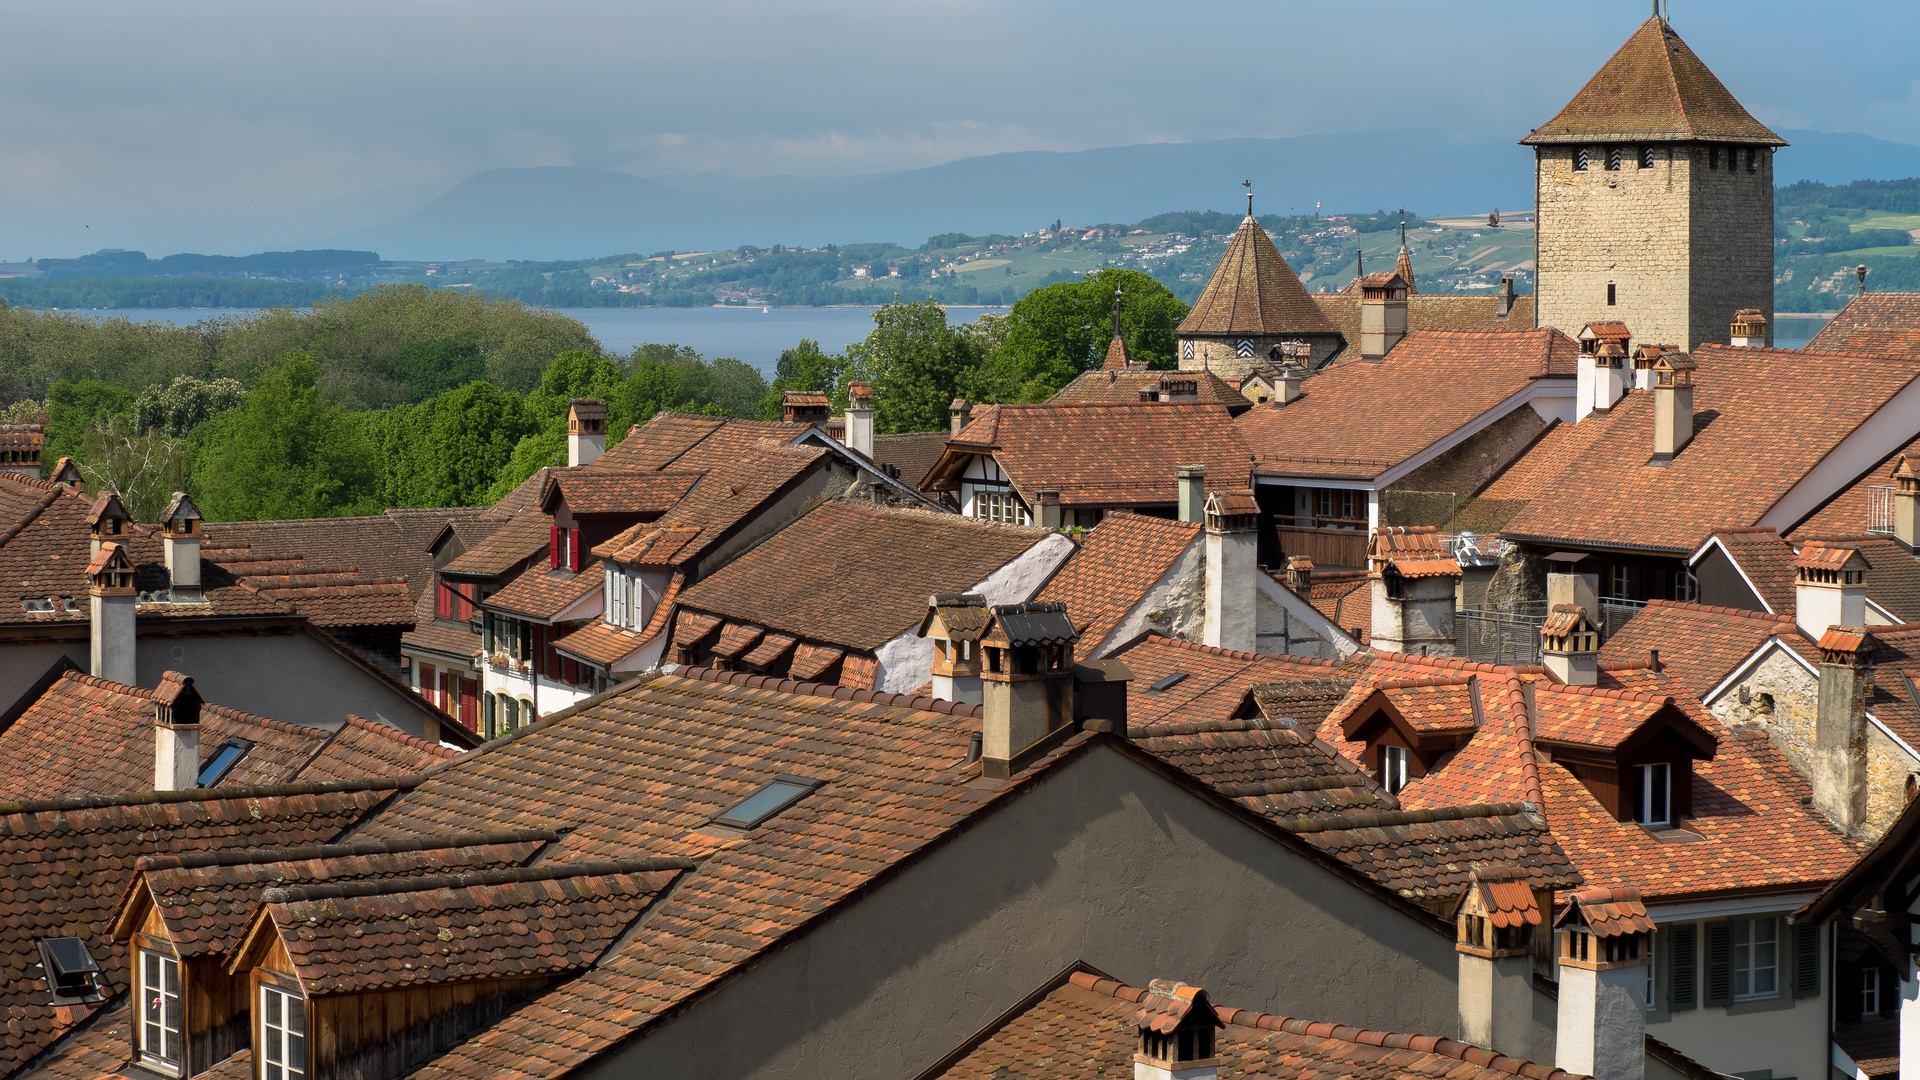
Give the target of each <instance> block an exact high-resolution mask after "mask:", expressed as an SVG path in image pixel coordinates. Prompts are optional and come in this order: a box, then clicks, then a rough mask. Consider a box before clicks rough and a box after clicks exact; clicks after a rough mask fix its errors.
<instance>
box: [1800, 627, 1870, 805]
mask: <svg viewBox="0 0 1920 1080" xmlns="http://www.w3.org/2000/svg"><path fill="white" fill-rule="evenodd" d="M1819 648H1820V690H1819V696H1818V698H1817V699H1816V704H1815V712H1814V720H1813V754H1812V760H1811V761H1810V762H1809V763H1808V764H1809V766H1810V769H1809V771H1810V772H1811V774H1812V775H1811V777H1810V779H1811V780H1812V781H1813V806H1814V809H1816V810H1818V811H1820V812H1821V813H1822V814H1825V815H1826V816H1827V820H1829V821H1831V822H1833V824H1834V827H1835V828H1838V829H1839V830H1840V831H1842V832H1845V833H1850V834H1851V833H1854V832H1857V831H1858V830H1859V829H1860V828H1861V826H1863V825H1865V824H1866V820H1867V702H1868V701H1870V700H1871V699H1872V698H1873V652H1874V640H1873V635H1872V634H1870V633H1868V632H1867V631H1866V630H1865V629H1864V628H1853V629H1849V628H1846V627H1835V628H1833V629H1831V630H1828V631H1826V632H1825V633H1823V634H1822V635H1820V645H1819Z"/></svg>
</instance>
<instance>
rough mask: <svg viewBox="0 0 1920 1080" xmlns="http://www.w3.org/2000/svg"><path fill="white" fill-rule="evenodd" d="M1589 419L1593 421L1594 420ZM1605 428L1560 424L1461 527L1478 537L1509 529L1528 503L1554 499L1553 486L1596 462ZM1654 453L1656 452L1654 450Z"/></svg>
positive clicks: (1480, 500)
mask: <svg viewBox="0 0 1920 1080" xmlns="http://www.w3.org/2000/svg"><path fill="white" fill-rule="evenodd" d="M1588 419H1592V417H1589V418H1588ZM1605 427H1606V425H1604V424H1592V423H1585V422H1582V423H1578V424H1566V423H1561V422H1560V421H1558V420H1555V421H1554V422H1553V423H1551V424H1549V425H1548V426H1547V430H1545V431H1543V432H1541V433H1540V437H1539V438H1537V439H1535V440H1534V441H1533V445H1531V446H1529V447H1527V448H1526V449H1525V450H1524V451H1522V452H1521V453H1520V454H1518V455H1516V456H1515V457H1514V458H1513V459H1512V460H1510V461H1509V462H1508V463H1507V466H1506V468H1504V469H1502V470H1501V471H1500V472H1499V474H1497V475H1496V476H1495V477H1494V478H1493V479H1492V480H1490V481H1488V482H1487V485H1486V486H1485V487H1483V488H1481V489H1480V490H1479V491H1478V492H1477V493H1475V497H1474V501H1473V502H1472V503H1471V504H1470V505H1468V506H1467V507H1466V508H1465V509H1464V510H1462V511H1461V513H1460V517H1459V520H1458V522H1457V524H1458V527H1459V528H1462V529H1467V530H1469V531H1472V532H1476V533H1497V532H1499V531H1500V530H1501V529H1504V528H1505V527H1506V525H1507V523H1508V522H1509V521H1512V520H1513V519H1514V517H1515V516H1516V515H1518V514H1519V513H1520V511H1522V510H1524V509H1526V507H1527V504H1528V502H1530V501H1531V500H1533V499H1536V498H1541V497H1549V498H1550V497H1552V496H1553V494H1554V490H1555V489H1554V487H1553V484H1554V482H1555V481H1557V480H1558V479H1559V478H1560V476H1561V474H1562V473H1563V472H1565V471H1567V470H1568V469H1569V468H1572V467H1573V466H1574V465H1575V464H1576V463H1577V462H1582V461H1591V460H1593V455H1594V454H1595V452H1596V449H1595V448H1596V447H1598V446H1600V445H1601V444H1602V443H1604V442H1605V435H1606V430H1605ZM1649 450H1651V448H1649Z"/></svg>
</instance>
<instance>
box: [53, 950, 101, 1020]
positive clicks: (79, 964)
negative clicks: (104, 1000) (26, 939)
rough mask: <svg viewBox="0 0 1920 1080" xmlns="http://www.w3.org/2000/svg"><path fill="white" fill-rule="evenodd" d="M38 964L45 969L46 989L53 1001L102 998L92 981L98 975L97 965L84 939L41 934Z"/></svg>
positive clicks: (98, 967) (96, 999) (95, 999)
mask: <svg viewBox="0 0 1920 1080" xmlns="http://www.w3.org/2000/svg"><path fill="white" fill-rule="evenodd" d="M40 966H41V967H42V968H43V969H45V970H46V973H47V989H49V990H51V991H53V999H54V1001H55V1003H56V1004H57V1003H62V1002H70V1001H98V1000H99V999H100V998H101V996H102V995H101V993H100V990H99V987H97V986H96V985H95V984H94V980H95V979H96V978H98V977H99V975H100V965H99V964H97V963H94V960H93V954H92V953H90V952H88V951H87V943H86V942H84V941H82V940H80V939H79V938H76V937H60V938H41V939H40Z"/></svg>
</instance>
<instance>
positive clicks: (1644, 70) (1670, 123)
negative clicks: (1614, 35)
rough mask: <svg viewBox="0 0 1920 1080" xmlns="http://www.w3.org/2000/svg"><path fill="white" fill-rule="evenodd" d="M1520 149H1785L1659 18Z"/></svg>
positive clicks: (1645, 26) (1644, 25) (1642, 29)
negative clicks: (1714, 145) (1708, 145)
mask: <svg viewBox="0 0 1920 1080" xmlns="http://www.w3.org/2000/svg"><path fill="white" fill-rule="evenodd" d="M1520 142H1521V143H1522V144H1523V145H1530V146H1539V145H1545V144H1550V143H1597V142H1723V143H1726V142H1730V143H1757V144H1760V145H1763V146H1785V145H1787V140H1785V139H1783V138H1781V137H1780V136H1778V135H1776V134H1774V133H1773V132H1772V131H1770V130H1768V128H1767V126H1766V125H1764V124H1762V123H1761V122H1760V121H1758V120H1755V119H1754V118H1753V115H1752V114H1751V113H1749V112H1747V110H1746V108H1745V107H1744V106H1742V105H1741V104H1740V102H1739V101H1737V100H1735V98H1734V96H1733V94H1732V93H1731V92H1730V91H1729V90H1728V89H1727V88H1726V87H1725V86H1724V85H1722V84H1721V82H1720V80H1719V79H1717V78H1715V77H1714V74H1713V72H1712V71H1709V70H1708V69H1707V65H1706V64H1704V63H1702V62H1701V60H1700V58H1699V57H1698V56H1696V55H1694V52H1693V50H1692V49H1690V48H1688V47H1687V43H1686V42H1684V41H1682V40H1680V35H1679V34H1676V33H1674V32H1673V27H1671V26H1669V25H1667V21H1666V20H1665V19H1664V18H1660V17H1657V16H1656V17H1654V18H1651V19H1648V20H1647V21H1646V22H1644V23H1642V24H1640V28H1639V29H1638V30H1635V31H1634V32H1633V36H1632V37H1629V38H1628V39H1627V41H1626V44H1624V45H1622V46H1620V48H1619V50H1618V51H1616V52H1615V53H1614V54H1613V56H1612V57H1610V58H1609V59H1608V60H1607V62H1606V63H1605V64H1602V65H1601V67H1600V70H1599V71H1597V72H1595V73H1594V75H1593V78H1591V79H1588V80H1587V84H1586V85H1585V86H1583V87H1581V88H1580V92H1579V93H1577V94H1575V95H1574V96H1573V100H1571V101H1569V102H1567V104H1566V106H1565V107H1564V108H1562V109H1561V110H1560V111H1559V113H1557V114H1556V115H1555V116H1554V117H1553V119H1551V120H1548V121H1547V122H1546V123H1544V124H1542V125H1540V126H1539V127H1537V128H1535V129H1534V130H1533V132H1532V133H1531V134H1529V135H1528V136H1527V137H1526V138H1524V139H1521V140H1520Z"/></svg>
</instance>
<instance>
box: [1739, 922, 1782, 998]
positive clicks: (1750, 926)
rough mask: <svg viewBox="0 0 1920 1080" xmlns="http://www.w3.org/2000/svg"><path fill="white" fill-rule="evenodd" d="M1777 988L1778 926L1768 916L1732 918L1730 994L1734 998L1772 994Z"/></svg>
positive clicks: (1778, 970) (1778, 987) (1778, 966)
mask: <svg viewBox="0 0 1920 1080" xmlns="http://www.w3.org/2000/svg"><path fill="white" fill-rule="evenodd" d="M1779 992H1780V938H1779V930H1778V928H1777V926H1776V925H1775V923H1774V921H1773V920H1772V919H1770V918H1762V919H1735V920H1734V921H1733V996H1734V999H1735V1000H1744V999H1747V998H1762V997H1773V996H1774V995H1776V994H1778V993H1779Z"/></svg>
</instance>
